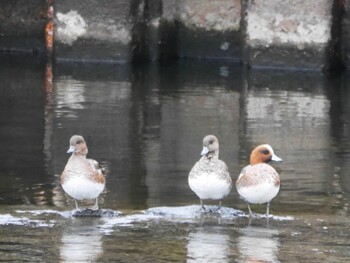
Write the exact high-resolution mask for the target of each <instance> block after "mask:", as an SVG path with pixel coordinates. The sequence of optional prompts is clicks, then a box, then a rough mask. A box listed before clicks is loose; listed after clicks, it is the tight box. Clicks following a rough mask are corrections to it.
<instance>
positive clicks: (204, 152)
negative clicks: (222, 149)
mask: <svg viewBox="0 0 350 263" xmlns="http://www.w3.org/2000/svg"><path fill="white" fill-rule="evenodd" d="M208 152H209V149H208V148H207V147H203V150H202V152H201V155H202V156H203V155H206V154H207V153H208Z"/></svg>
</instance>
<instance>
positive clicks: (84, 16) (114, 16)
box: [54, 0, 138, 62]
mask: <svg viewBox="0 0 350 263" xmlns="http://www.w3.org/2000/svg"><path fill="white" fill-rule="evenodd" d="M136 8H138V6H136ZM54 10H55V20H54V21H55V32H54V34H55V44H54V51H55V57H56V59H58V60H81V61H119V62H123V61H130V60H131V58H132V56H131V48H132V47H131V42H132V34H133V32H132V26H133V23H132V22H133V21H132V20H133V14H132V12H131V11H133V10H131V4H130V1H113V0H100V1H87V0H84V1H71V0H60V1H55V2H54ZM136 14H137V12H136Z"/></svg>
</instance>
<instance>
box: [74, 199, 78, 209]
mask: <svg viewBox="0 0 350 263" xmlns="http://www.w3.org/2000/svg"><path fill="white" fill-rule="evenodd" d="M74 202H75V208H76V209H77V210H78V209H79V206H78V202H77V200H75V199H74Z"/></svg>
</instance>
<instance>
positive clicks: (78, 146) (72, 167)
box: [60, 135, 106, 210]
mask: <svg viewBox="0 0 350 263" xmlns="http://www.w3.org/2000/svg"><path fill="white" fill-rule="evenodd" d="M69 144H70V146H69V149H68V151H67V153H71V154H72V155H71V156H70V158H69V159H68V161H67V164H66V166H65V168H64V170H63V172H62V174H61V178H60V179H61V186H62V188H63V190H64V192H65V193H66V194H68V195H69V196H70V197H72V198H73V199H74V201H75V206H76V209H79V206H78V202H77V200H85V199H95V204H94V206H93V207H92V210H98V196H99V195H100V194H101V192H102V191H103V189H104V187H105V184H106V180H105V177H104V175H103V173H102V170H101V169H100V168H99V163H98V162H97V161H95V160H93V159H87V158H86V156H87V154H88V147H87V144H86V142H85V140H84V138H83V136H81V135H73V136H72V137H71V138H70V140H69Z"/></svg>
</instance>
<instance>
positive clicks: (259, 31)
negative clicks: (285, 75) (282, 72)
mask: <svg viewBox="0 0 350 263" xmlns="http://www.w3.org/2000/svg"><path fill="white" fill-rule="evenodd" d="M332 6H333V3H332V1H328V0H322V1H317V2H315V1H303V0H293V1H287V0H283V1H277V0H271V1H250V2H249V3H248V5H247V17H246V20H245V21H246V31H247V40H246V45H247V51H248V52H247V54H246V55H247V56H246V63H248V64H249V65H251V66H252V67H287V68H311V69H320V68H323V67H324V66H325V65H326V64H327V58H328V57H327V47H328V43H329V41H330V40H331V26H332V25H331V24H332V23H331V22H332V19H331V18H332Z"/></svg>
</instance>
